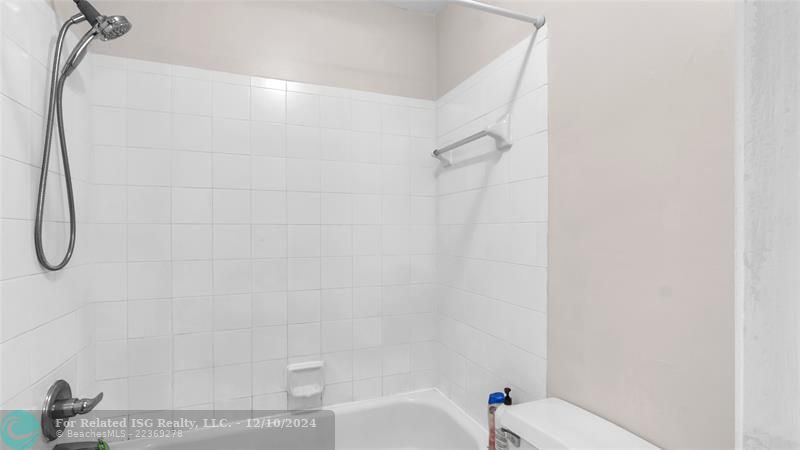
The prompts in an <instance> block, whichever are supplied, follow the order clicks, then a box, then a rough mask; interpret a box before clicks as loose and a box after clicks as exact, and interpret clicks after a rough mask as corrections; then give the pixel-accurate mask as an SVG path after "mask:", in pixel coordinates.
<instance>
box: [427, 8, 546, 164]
mask: <svg viewBox="0 0 800 450" xmlns="http://www.w3.org/2000/svg"><path fill="white" fill-rule="evenodd" d="M450 3H453V4H456V5H461V6H465V7H467V8H472V9H477V10H479V11H483V12H487V13H490V14H496V15H498V16H503V17H507V18H509V19H515V20H520V21H522V22H528V23H530V24H531V25H533V27H534V28H533V35H532V36H531V43H530V46H529V47H528V51H527V52H526V53H525V58H524V59H523V61H522V68H521V69H520V72H519V76H518V77H517V82H516V84H515V86H514V90H513V91H512V93H511V99H510V100H509V103H508V110H507V111H506V113H505V114H503V117H501V118H500V120H498V121H497V122H495V123H493V124H491V125H489V126H488V127H486V128H485V129H483V130H481V131H478V132H477V133H473V134H471V135H469V136H467V137H465V138H463V139H459V140H458V141H456V142H453V143H451V144H449V145H446V146H444V147H442V148H438V149H436V150H434V151H433V153H432V154H431V156H433V157H434V158H436V159H438V160H439V161H442V162H443V163H445V165H449V164H450V161H448V160H446V159H444V158H443V157H442V155H444V154H445V153H447V152H450V151H452V150H455V149H457V148H459V147H461V146H463V145H466V144H469V143H470V142H473V141H477V140H478V139H481V138H484V137H487V136H489V137H491V138H492V139H494V141H495V145H496V146H497V150H500V151H506V150H508V149H510V148H511V146H512V145H514V144H513V142H512V140H511V113H512V112H513V111H514V104H515V100H516V98H517V93H518V91H519V87H520V84H521V83H522V76H523V75H524V74H525V67H526V66H527V63H528V58H529V57H530V53H531V51H532V50H533V45H534V43H535V41H536V35H537V34H538V32H539V28H542V27H543V26H544V24H545V17H544V16H536V17H532V16H527V15H525V14H520V13H517V12H514V11H511V10H508V9H504V8H500V7H497V6H492V5H487V4H486V3H481V2H478V1H475V0H450Z"/></svg>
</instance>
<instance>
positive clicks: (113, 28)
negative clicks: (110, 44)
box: [97, 16, 132, 41]
mask: <svg viewBox="0 0 800 450" xmlns="http://www.w3.org/2000/svg"><path fill="white" fill-rule="evenodd" d="M131 26H132V25H131V23H130V22H129V21H128V18H127V17H125V16H108V17H103V20H102V21H101V22H99V23H98V24H97V27H98V30H99V31H100V39H101V40H103V41H110V40H112V39H116V38H118V37H120V36H122V35H124V34H125V33H127V32H128V31H130V30H131Z"/></svg>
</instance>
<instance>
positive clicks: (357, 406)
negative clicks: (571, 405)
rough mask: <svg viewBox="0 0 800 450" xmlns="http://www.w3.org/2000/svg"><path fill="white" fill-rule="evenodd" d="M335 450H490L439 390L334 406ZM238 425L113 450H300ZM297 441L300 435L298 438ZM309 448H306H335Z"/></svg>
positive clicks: (471, 423) (137, 442) (121, 445)
mask: <svg viewBox="0 0 800 450" xmlns="http://www.w3.org/2000/svg"><path fill="white" fill-rule="evenodd" d="M326 409H327V410H330V411H333V414H334V416H335V423H336V425H335V432H336V433H335V436H336V438H335V444H336V449H337V450H340V449H408V450H411V449H465V450H467V449H469V450H480V449H485V447H486V436H485V431H484V430H483V429H482V428H481V426H480V425H479V424H478V423H476V422H475V421H474V420H472V419H471V418H470V417H469V416H467V414H466V413H464V412H463V411H462V410H461V409H460V408H458V407H457V406H456V405H455V404H454V403H452V402H451V401H450V400H448V399H447V398H445V397H444V395H442V394H441V393H440V392H439V391H437V390H435V389H430V390H424V391H417V392H412V393H407V394H400V395H395V396H391V397H385V398H379V399H374V400H365V401H359V402H352V403H344V404H340V405H334V406H331V407H329V408H326ZM252 424H253V422H250V426H248V424H247V423H245V422H237V423H234V424H232V425H231V426H230V427H227V428H213V429H210V428H209V429H201V430H197V431H191V432H188V433H185V434H183V436H182V437H180V438H170V439H164V438H156V439H153V438H150V439H138V440H130V441H126V442H123V443H112V445H111V448H112V449H114V450H144V449H159V450H161V449H163V450H190V449H191V450H274V449H286V448H292V449H297V448H298V445H297V443H296V442H286V441H285V440H284V438H283V436H286V439H290V438H291V436H292V435H291V434H290V433H289V434H278V435H277V436H276V435H275V434H272V435H269V436H265V433H264V431H263V430H261V429H259V428H254V427H252ZM295 436H296V435H295ZM331 447H332V446H331V445H330V442H328V443H327V445H320V446H314V445H307V446H305V447H304V448H331Z"/></svg>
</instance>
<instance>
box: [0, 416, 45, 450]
mask: <svg viewBox="0 0 800 450" xmlns="http://www.w3.org/2000/svg"><path fill="white" fill-rule="evenodd" d="M0 427H2V428H0V437H2V439H3V443H4V444H6V445H7V446H8V447H9V448H10V449H12V450H27V449H29V448H31V447H33V444H35V443H36V440H37V439H39V434H40V432H41V431H40V429H39V421H38V420H37V419H36V416H34V415H33V414H31V413H29V412H28V411H11V412H10V413H8V414H6V415H5V417H3V422H2V423H0Z"/></svg>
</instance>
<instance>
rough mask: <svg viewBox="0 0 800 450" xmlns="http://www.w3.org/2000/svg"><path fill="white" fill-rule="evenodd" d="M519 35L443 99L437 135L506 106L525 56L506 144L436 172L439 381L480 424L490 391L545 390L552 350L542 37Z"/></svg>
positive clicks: (458, 130) (458, 133)
mask: <svg viewBox="0 0 800 450" xmlns="http://www.w3.org/2000/svg"><path fill="white" fill-rule="evenodd" d="M545 30H546V28H544V29H542V30H541V31H540V33H539V35H538V37H537V40H536V44H535V46H534V47H532V48H531V53H530V55H529V56H528V57H526V54H527V52H528V50H529V47H530V40H525V41H523V42H521V43H520V44H519V45H517V46H516V47H514V48H512V49H511V50H509V51H508V52H506V53H505V54H503V55H502V56H501V57H500V58H498V59H497V60H496V61H494V62H492V63H490V64H489V65H487V66H486V67H484V68H483V69H482V70H480V71H479V72H478V73H476V74H475V75H473V76H472V77H470V78H469V79H468V80H466V81H465V82H463V83H462V84H461V85H459V86H457V87H456V88H455V89H454V90H452V91H451V92H449V93H448V94H446V95H445V96H443V97H442V98H441V99H439V101H438V103H437V113H438V130H437V131H438V136H439V138H438V140H439V143H440V144H445V143H449V142H453V141H455V140H457V139H459V138H461V137H464V136H467V135H469V134H471V133H474V132H476V131H478V130H480V129H482V128H483V127H485V126H486V125H488V124H490V123H493V122H494V121H495V120H497V119H498V118H499V117H501V116H502V115H503V114H504V113H505V112H506V110H507V108H508V106H507V103H508V100H509V99H510V98H511V95H512V91H513V87H514V85H515V82H516V79H517V78H518V77H519V73H520V69H521V68H522V66H523V63H524V62H527V63H526V65H525V67H526V69H525V72H524V76H523V78H522V82H521V84H520V88H519V92H518V94H517V97H516V98H517V100H516V106H515V109H514V112H513V115H512V126H511V129H512V135H513V139H514V146H513V147H512V148H511V150H509V151H508V152H506V153H500V152H498V151H497V150H496V149H495V145H494V141H493V140H492V139H488V138H487V139H482V140H479V141H476V142H473V143H471V144H468V145H466V146H464V147H462V148H460V149H458V150H456V151H454V152H452V153H450V154H449V155H451V157H452V160H453V165H452V166H450V167H448V168H443V169H441V170H440V171H439V174H438V177H437V195H438V196H437V205H438V216H437V225H438V237H437V243H438V256H439V259H438V281H439V284H440V298H439V320H440V321H439V326H440V340H441V344H442V347H441V357H440V358H439V359H440V379H439V386H440V388H441V389H442V390H443V391H444V392H445V393H446V394H447V395H448V396H449V397H450V398H452V399H453V400H454V401H455V402H456V403H458V404H459V405H461V406H462V407H463V408H464V409H465V410H466V411H467V412H468V413H469V414H470V415H472V417H473V418H475V419H476V420H478V421H479V423H483V421H484V420H485V414H486V397H487V394H488V393H489V392H494V391H500V390H502V388H503V387H505V386H509V387H511V388H512V397H513V398H514V399H515V400H516V401H517V402H519V401H530V400H535V399H539V398H542V397H544V396H545V378H546V358H547V355H546V349H547V286H546V282H547V184H548V183H547V42H548V41H547V35H546V31H545Z"/></svg>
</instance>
